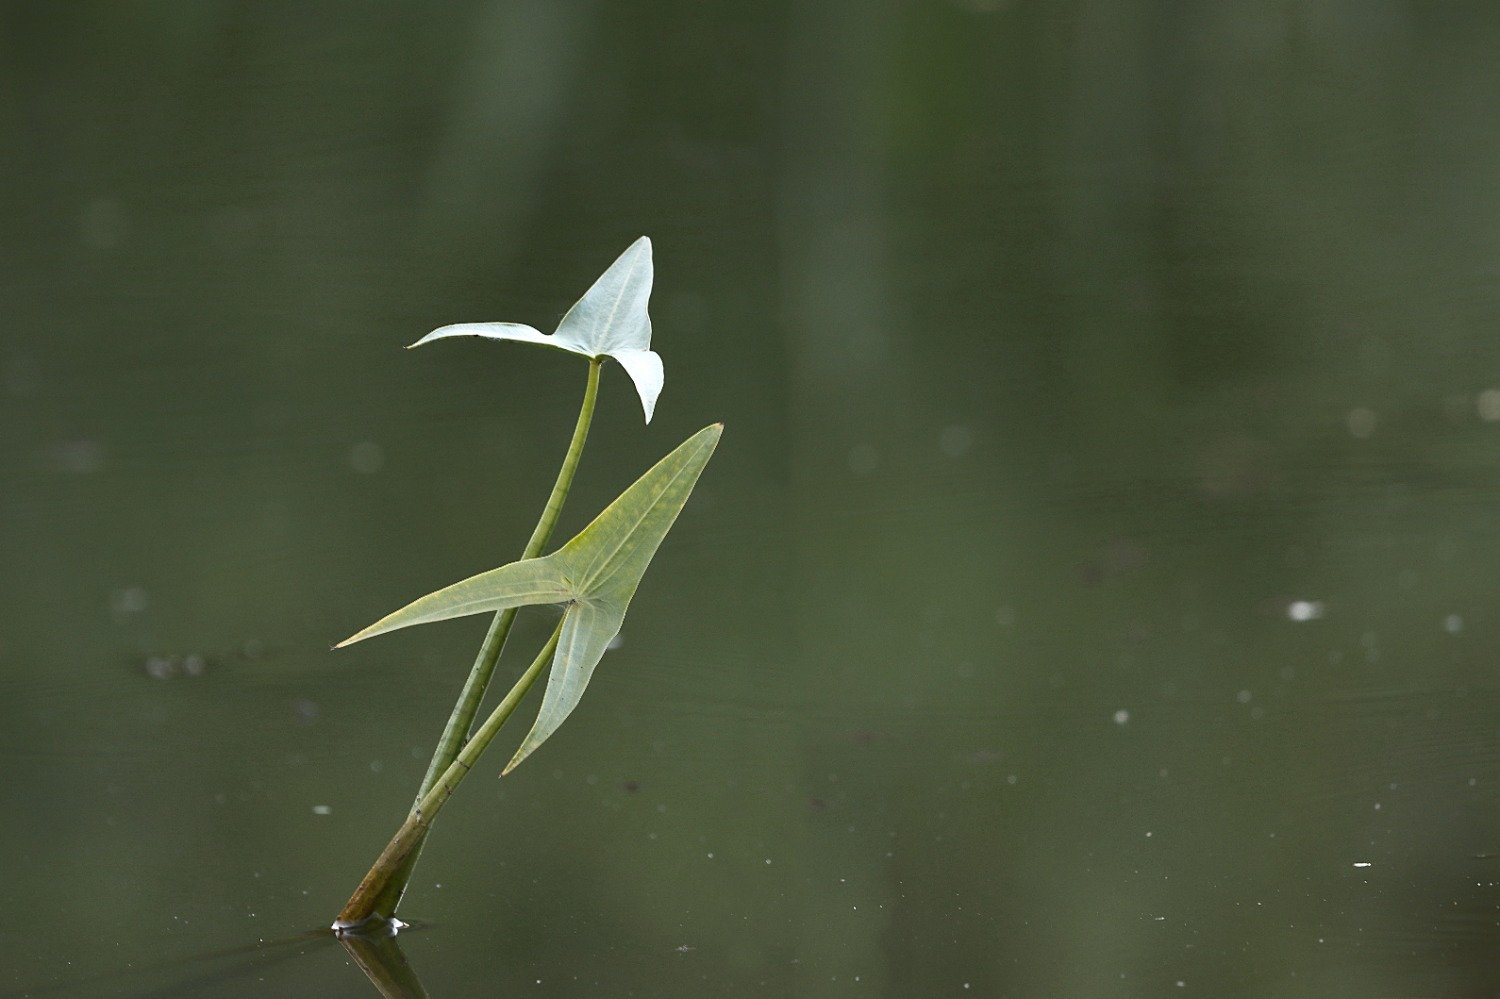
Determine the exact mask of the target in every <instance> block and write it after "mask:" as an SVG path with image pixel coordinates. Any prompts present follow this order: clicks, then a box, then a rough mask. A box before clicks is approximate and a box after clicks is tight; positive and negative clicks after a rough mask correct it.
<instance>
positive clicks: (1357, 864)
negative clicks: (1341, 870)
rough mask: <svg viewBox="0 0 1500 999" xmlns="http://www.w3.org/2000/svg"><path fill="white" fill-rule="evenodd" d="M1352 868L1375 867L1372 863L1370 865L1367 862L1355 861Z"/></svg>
mask: <svg viewBox="0 0 1500 999" xmlns="http://www.w3.org/2000/svg"><path fill="white" fill-rule="evenodd" d="M1354 866H1355V867H1373V866H1375V865H1374V864H1372V863H1370V862H1369V861H1368V860H1356V861H1355V862H1354Z"/></svg>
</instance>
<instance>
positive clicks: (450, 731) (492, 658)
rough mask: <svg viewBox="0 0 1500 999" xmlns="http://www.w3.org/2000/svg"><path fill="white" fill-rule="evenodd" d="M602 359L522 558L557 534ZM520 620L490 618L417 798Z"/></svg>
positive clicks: (506, 613)
mask: <svg viewBox="0 0 1500 999" xmlns="http://www.w3.org/2000/svg"><path fill="white" fill-rule="evenodd" d="M600 364H601V362H600V360H599V359H598V358H590V359H589V380H588V385H587V387H586V388H585V389H584V391H583V405H582V406H581V407H579V410H578V423H577V425H575V426H574V427H573V440H572V441H571V442H570V443H569V444H568V453H567V454H566V455H564V456H563V463H562V468H561V469H559V470H558V473H557V481H556V482H554V483H553V484H552V495H550V496H548V497H547V505H546V507H545V508H543V510H542V516H541V519H539V520H538V521H537V523H536V529H535V530H533V531H532V532H531V540H530V541H528V542H526V550H525V551H523V552H522V553H521V558H523V559H528V558H536V557H537V556H538V555H540V554H541V553H542V548H543V547H544V546H545V545H546V544H547V541H548V539H550V538H551V537H552V529H553V528H554V527H556V526H557V518H558V515H559V514H561V513H562V508H563V503H565V502H566V501H567V499H568V490H569V489H570V488H572V486H573V476H574V474H575V473H577V471H578V461H579V459H580V458H581V457H582V456H583V445H584V442H585V441H587V440H588V437H589V424H590V423H592V422H593V419H594V402H595V400H597V399H598V397H599V368H600ZM515 619H516V609H515V608H514V607H511V608H508V609H506V610H503V611H500V612H499V613H498V614H496V615H495V619H494V620H493V621H491V622H490V630H489V631H488V632H487V633H486V634H485V636H484V643H483V644H482V645H480V646H479V655H478V656H477V657H475V659H474V667H473V669H472V670H470V672H469V679H468V681H467V682H466V683H465V684H464V689H463V692H462V693H460V694H459V695H458V703H456V704H455V705H454V706H453V713H452V714H451V715H449V717H448V724H447V725H446V726H445V727H444V728H443V736H442V738H441V739H439V740H438V745H437V749H436V751H434V752H433V754H432V762H431V763H430V764H428V766H427V775H426V776H425V777H423V778H422V787H421V790H419V791H418V792H417V800H418V801H421V800H422V799H423V798H424V797H426V796H427V792H428V791H430V790H432V787H433V785H434V784H435V783H437V780H438V778H439V777H440V776H441V775H442V773H443V771H444V770H447V769H448V764H450V763H452V762H453V761H454V760H455V759H456V758H457V757H458V751H459V749H461V748H462V747H463V745H464V743H465V742H466V741H468V738H469V729H470V728H471V727H473V725H474V718H475V716H476V715H478V714H479V705H480V703H481V702H482V701H483V700H484V691H485V688H486V687H488V686H489V683H490V674H492V673H494V671H495V663H496V662H498V661H499V660H500V652H501V650H502V649H504V648H505V639H506V638H507V637H509V635H510V626H511V624H512V622H514V621H515Z"/></svg>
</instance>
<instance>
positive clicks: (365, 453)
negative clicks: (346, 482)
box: [349, 441, 385, 475]
mask: <svg viewBox="0 0 1500 999" xmlns="http://www.w3.org/2000/svg"><path fill="white" fill-rule="evenodd" d="M349 467H350V468H352V469H353V470H354V471H356V472H358V473H359V474H360V475H374V474H375V473H376V472H378V471H380V470H381V469H382V468H384V467H385V451H384V449H382V448H381V446H380V445H379V444H376V443H375V442H374V441H360V442H359V443H358V444H356V445H354V446H353V447H351V448H350V449H349Z"/></svg>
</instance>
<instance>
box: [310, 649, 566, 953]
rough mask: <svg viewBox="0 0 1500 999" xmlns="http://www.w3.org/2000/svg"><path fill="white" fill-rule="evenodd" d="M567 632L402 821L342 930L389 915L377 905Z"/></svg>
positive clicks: (337, 926)
mask: <svg viewBox="0 0 1500 999" xmlns="http://www.w3.org/2000/svg"><path fill="white" fill-rule="evenodd" d="M561 633H562V622H561V621H559V622H557V627H556V628H553V629H552V637H551V638H549V639H547V644H546V645H544V646H542V651H541V652H539V653H537V657H536V659H534V660H533V661H532V663H531V665H530V666H529V667H527V669H526V672H525V673H522V674H521V678H520V679H519V680H517V681H516V683H515V686H513V687H511V688H510V692H509V693H507V694H506V695H505V697H504V698H503V699H502V700H501V701H500V703H499V704H497V705H495V710H494V711H492V712H490V716H489V717H488V718H486V719H485V720H484V724H483V725H481V726H479V729H478V731H476V732H475V733H474V737H473V738H472V739H470V740H469V741H468V742H466V743H465V744H464V747H463V749H462V750H460V751H459V753H458V755H457V756H456V757H455V758H454V759H453V761H452V762H451V763H449V764H448V767H447V769H445V770H444V771H443V772H442V773H441V774H439V775H438V779H437V780H436V781H434V782H433V785H432V788H431V789H430V790H429V791H428V792H427V793H426V794H425V795H423V797H422V800H421V801H419V802H417V805H416V807H415V808H413V809H412V810H411V812H410V814H408V815H407V817H406V821H405V822H403V823H401V828H400V829H397V830H396V835H394V836H392V837H391V841H390V842H389V843H387V844H386V847H385V849H384V850H382V851H381V852H380V856H379V857H377V858H376V860H375V863H374V865H372V866H371V867H370V871H369V873H367V874H366V875H365V877H364V880H363V881H361V882H360V883H359V887H358V888H356V889H355V891H354V894H353V895H352V896H350V898H349V901H348V903H347V904H346V905H345V906H344V911H343V912H340V913H339V918H338V921H337V922H335V923H334V924H333V928H334V930H335V931H336V932H345V931H350V930H357V929H358V928H359V927H360V926H362V925H364V924H366V923H369V922H370V921H371V920H372V919H389V918H390V915H391V914H390V913H387V912H381V911H379V909H378V907H377V905H376V903H377V901H378V900H379V899H380V898H381V897H382V896H384V895H386V894H387V893H388V891H389V886H390V884H391V882H392V881H393V880H394V879H395V878H396V877H397V876H398V875H400V874H401V873H402V872H403V870H409V869H410V864H409V861H410V860H411V859H412V857H413V856H414V855H415V854H416V852H417V851H418V850H420V849H421V848H422V841H423V840H424V839H425V838H426V836H427V830H428V829H429V828H431V826H432V820H433V819H435V818H437V814H438V812H439V811H441V810H442V807H443V806H444V805H445V804H447V803H448V799H449V798H451V797H452V796H453V791H454V789H455V788H457V787H458V785H459V784H460V783H462V781H463V779H464V778H465V777H467V776H468V775H469V771H470V770H472V769H474V764H475V763H477V762H478V760H479V755H480V754H481V753H483V752H484V750H485V747H486V746H488V745H489V744H490V742H491V740H493V739H494V738H495V734H496V733H498V732H499V731H500V727H501V726H502V725H504V724H505V723H506V721H507V720H509V718H510V716H511V714H512V713H513V712H514V711H515V710H516V706H517V705H518V704H520V703H521V699H522V698H523V697H525V696H526V692H527V691H528V690H530V689H531V687H532V685H533V684H534V683H536V681H537V678H538V677H540V676H541V675H542V673H543V671H544V670H545V669H546V668H547V664H548V663H550V662H551V661H552V654H553V653H554V652H556V651H557V637H558V635H560V634H561Z"/></svg>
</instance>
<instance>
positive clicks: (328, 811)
mask: <svg viewBox="0 0 1500 999" xmlns="http://www.w3.org/2000/svg"><path fill="white" fill-rule="evenodd" d="M313 814H314V815H332V814H333V807H332V806H330V805H314V806H313Z"/></svg>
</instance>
